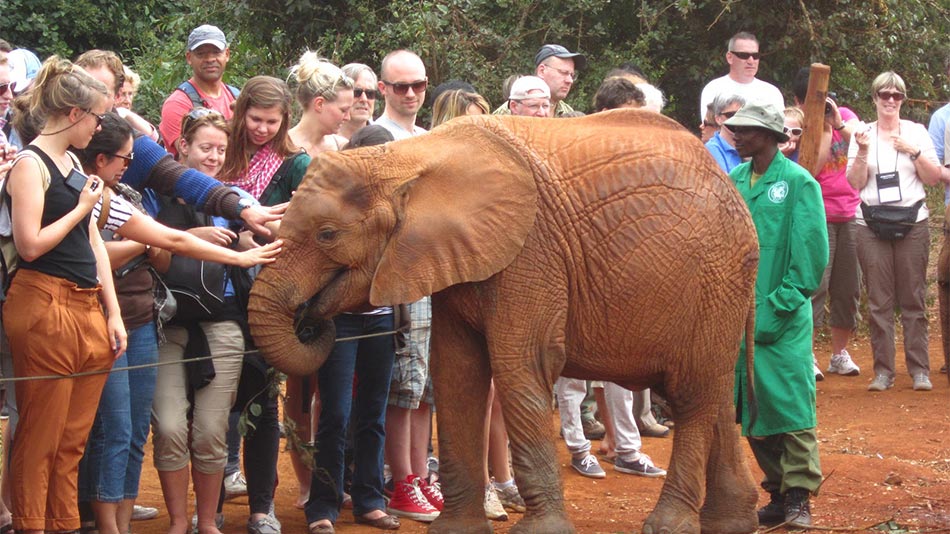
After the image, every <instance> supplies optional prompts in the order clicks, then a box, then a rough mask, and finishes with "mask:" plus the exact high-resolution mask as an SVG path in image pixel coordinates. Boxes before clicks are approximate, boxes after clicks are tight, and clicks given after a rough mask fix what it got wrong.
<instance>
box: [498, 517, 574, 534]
mask: <svg viewBox="0 0 950 534" xmlns="http://www.w3.org/2000/svg"><path fill="white" fill-rule="evenodd" d="M510 532H511V534H575V532H576V531H575V530H574V525H573V524H571V521H570V520H569V519H568V518H567V516H566V515H563V514H554V513H546V514H543V513H530V512H529V513H528V514H527V515H525V516H524V518H523V519H522V520H521V521H518V523H517V524H515V526H513V527H511V531H510Z"/></svg>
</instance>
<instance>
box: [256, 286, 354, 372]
mask: <svg viewBox="0 0 950 534" xmlns="http://www.w3.org/2000/svg"><path fill="white" fill-rule="evenodd" d="M278 279H279V276H277V273H276V271H275V269H270V268H265V269H263V270H262V271H261V273H260V275H259V276H258V277H257V279H256V280H255V281H254V287H253V288H252V290H251V298H250V301H249V303H248V307H247V309H248V324H249V325H250V327H251V335H252V336H253V337H254V342H255V344H256V345H257V347H258V349H259V350H260V351H261V353H262V354H263V355H264V359H265V360H267V363H269V364H271V365H273V366H274V367H275V368H276V369H277V370H279V371H281V372H284V373H287V374H289V375H299V376H303V375H308V374H312V373H313V372H315V371H316V370H317V369H319V368H320V366H322V365H323V362H325V361H326V359H327V356H328V355H329V354H330V351H331V350H332V349H333V344H334V341H335V339H336V328H335V327H334V325H333V321H332V320H330V319H324V318H311V317H309V316H306V315H304V314H301V313H298V307H299V303H302V302H305V301H306V299H307V296H301V295H300V294H299V289H300V288H297V287H295V286H294V285H293V284H283V283H278V282H277V281H278Z"/></svg>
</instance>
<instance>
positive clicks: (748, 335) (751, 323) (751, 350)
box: [745, 294, 759, 429]
mask: <svg viewBox="0 0 950 534" xmlns="http://www.w3.org/2000/svg"><path fill="white" fill-rule="evenodd" d="M750 300H751V302H750V304H749V315H748V316H747V317H746V320H745V367H746V369H745V371H746V373H745V375H746V396H747V397H748V403H749V428H750V429H751V428H754V427H755V420H756V419H758V417H759V404H758V402H757V401H756V399H755V371H754V367H755V365H754V364H755V361H754V354H755V342H754V340H755V295H754V294H753V296H752V298H751V299H750Z"/></svg>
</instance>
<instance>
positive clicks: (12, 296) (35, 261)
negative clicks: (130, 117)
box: [3, 56, 127, 534]
mask: <svg viewBox="0 0 950 534" xmlns="http://www.w3.org/2000/svg"><path fill="white" fill-rule="evenodd" d="M21 98H25V99H29V109H30V110H31V112H32V113H33V114H36V115H39V116H40V117H43V118H45V125H44V126H43V127H42V130H41V131H40V132H39V137H38V138H37V139H35V140H34V141H33V143H32V144H30V145H29V146H28V147H27V149H26V150H24V152H26V153H27V154H24V155H22V156H21V157H20V158H18V159H17V161H16V162H15V163H14V166H13V168H12V169H11V170H10V173H9V175H8V178H7V181H6V184H5V186H4V190H5V193H6V194H8V195H9V202H10V206H11V208H10V215H11V219H12V233H13V238H14V240H15V242H16V245H17V252H18V254H19V257H20V263H19V268H18V270H17V271H16V276H15V277H14V278H13V281H12V283H11V285H10V289H9V292H8V294H7V300H6V304H5V305H4V311H6V312H7V313H5V314H4V315H3V326H4V329H5V330H6V333H7V336H8V338H9V343H10V350H11V352H12V354H13V366H14V372H15V374H16V376H17V377H19V378H28V377H31V376H42V375H68V374H72V373H79V372H84V371H101V370H108V369H110V368H111V367H112V363H113V361H114V360H115V359H116V358H118V357H119V356H121V355H122V354H123V353H124V352H125V348H126V340H127V338H126V332H125V326H124V325H123V322H122V317H121V314H120V311H119V302H118V299H117V298H116V293H115V288H114V286H113V284H112V273H111V269H110V265H109V257H108V255H107V254H106V250H105V246H104V245H103V243H102V239H101V238H100V236H99V231H98V228H97V227H96V224H95V221H93V220H92V219H91V217H90V212H91V211H92V209H93V207H94V206H95V204H96V203H97V202H98V201H99V198H100V195H101V194H102V190H103V187H102V185H103V184H102V181H101V180H100V179H99V178H98V177H97V176H89V177H87V176H85V175H84V174H83V173H82V169H81V168H80V167H79V165H78V162H77V161H76V159H75V156H73V155H72V154H71V153H70V152H69V151H68V150H69V148H70V147H77V148H84V147H85V146H87V145H88V144H89V142H90V140H91V139H92V136H93V135H94V134H95V133H96V132H97V131H99V128H100V124H101V121H102V116H103V114H105V113H106V111H108V110H109V108H111V107H112V100H111V95H110V93H109V89H108V88H106V87H105V85H103V84H102V83H101V82H99V81H97V80H96V79H94V78H93V77H91V76H90V75H89V74H88V73H86V71H84V70H83V69H81V68H78V67H76V66H74V65H73V64H72V63H70V62H69V61H67V60H64V59H60V58H59V57H57V56H53V57H51V58H49V59H47V60H46V62H44V63H43V66H42V68H41V69H40V71H39V73H38V74H37V77H36V79H35V80H34V84H33V89H32V91H31V92H30V93H29V94H27V95H24V96H22V97H21ZM17 117H19V115H18V116H17ZM100 302H101V304H100ZM103 307H104V308H105V310H103ZM11 310H16V313H10V311H11ZM103 311H105V313H103ZM51 340H55V342H54V343H52V342H51ZM107 376H108V375H106V374H96V375H87V376H82V377H76V378H70V379H65V380H27V381H22V382H17V383H16V396H17V402H18V407H19V413H20V425H19V428H18V432H17V438H16V439H17V446H16V447H15V448H14V449H13V460H12V468H11V471H12V473H11V478H12V486H13V527H14V529H16V531H17V532H23V533H31V534H34V533H35V534H39V533H42V532H44V531H55V530H59V531H71V530H76V529H78V528H79V526H80V524H79V512H78V508H77V502H78V501H77V474H78V465H79V460H80V458H81V457H82V454H83V450H84V448H85V444H86V439H87V437H88V435H89V429H90V428H91V427H92V423H93V420H94V418H95V415H96V409H97V407H98V404H99V396H100V394H101V393H102V388H103V385H104V384H105V381H106V378H107Z"/></svg>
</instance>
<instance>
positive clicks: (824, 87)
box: [798, 63, 831, 176]
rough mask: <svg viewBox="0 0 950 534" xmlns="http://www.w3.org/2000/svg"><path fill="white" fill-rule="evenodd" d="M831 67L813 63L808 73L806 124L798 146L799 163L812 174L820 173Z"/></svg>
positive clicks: (805, 107) (805, 108) (805, 109)
mask: <svg viewBox="0 0 950 534" xmlns="http://www.w3.org/2000/svg"><path fill="white" fill-rule="evenodd" d="M829 78H831V67H829V66H828V65H822V64H821V63H812V64H811V69H810V71H809V75H808V94H807V95H806V97H805V106H804V109H803V110H802V111H804V112H805V124H803V125H802V127H803V130H804V131H803V132H802V138H801V141H800V142H799V143H800V144H799V148H798V164H799V165H801V166H802V167H805V169H807V170H808V172H810V173H811V175H812V176H815V175H816V174H818V171H820V170H821V169H819V168H817V167H818V149H819V148H820V147H821V134H822V133H823V132H824V128H825V99H826V98H827V97H828V79H829Z"/></svg>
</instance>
